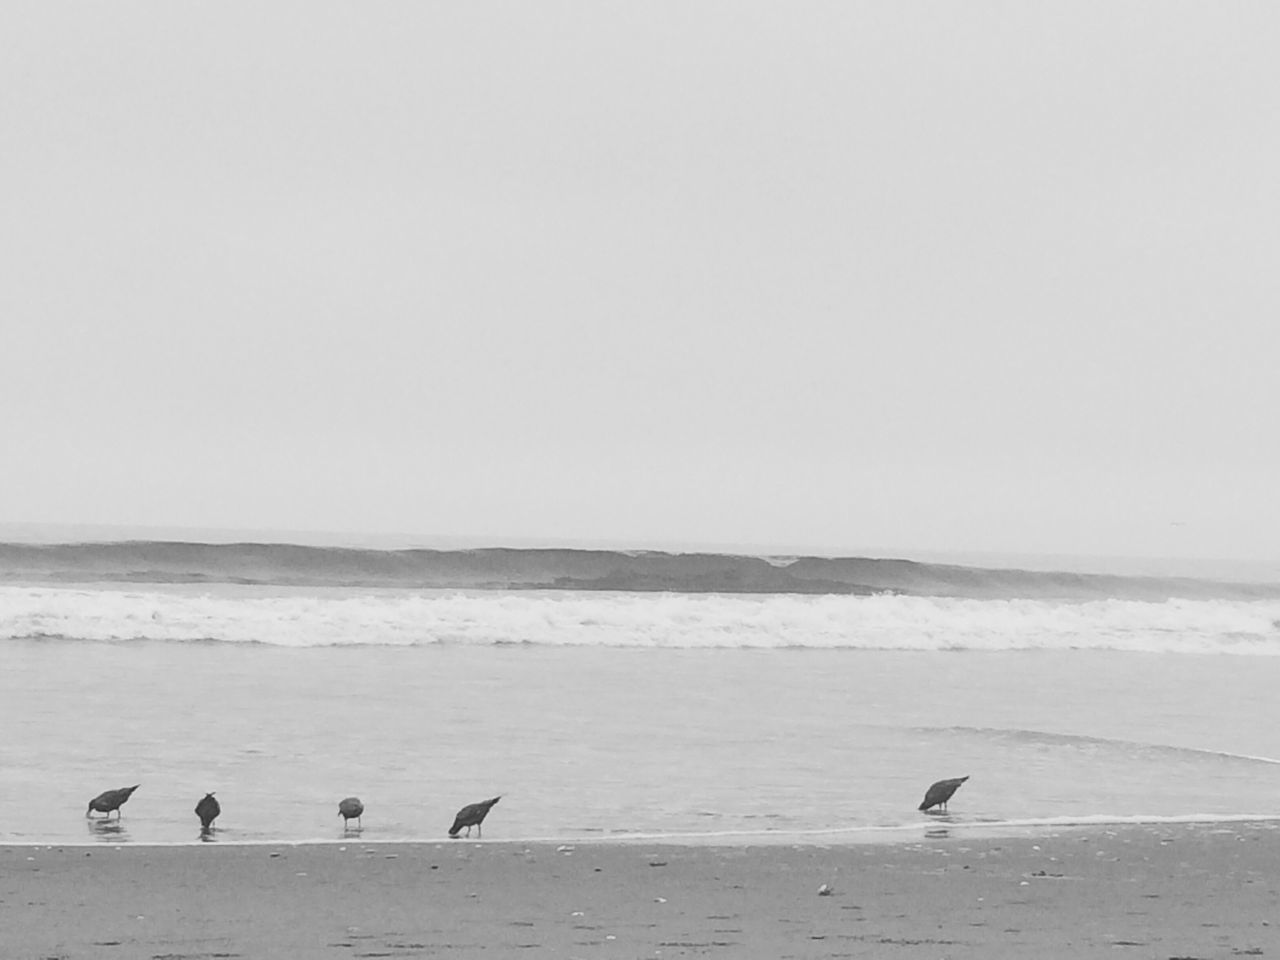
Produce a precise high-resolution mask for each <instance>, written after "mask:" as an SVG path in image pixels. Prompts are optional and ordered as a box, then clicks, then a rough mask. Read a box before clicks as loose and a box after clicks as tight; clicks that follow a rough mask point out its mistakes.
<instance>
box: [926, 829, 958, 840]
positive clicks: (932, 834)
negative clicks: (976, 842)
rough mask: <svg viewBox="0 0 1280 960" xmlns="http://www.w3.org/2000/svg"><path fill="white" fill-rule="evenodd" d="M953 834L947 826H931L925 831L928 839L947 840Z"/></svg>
mask: <svg viewBox="0 0 1280 960" xmlns="http://www.w3.org/2000/svg"><path fill="white" fill-rule="evenodd" d="M950 836H951V831H950V830H948V829H947V828H946V827H930V828H929V829H928V830H926V831H925V832H924V838H925V839H926V840H946V839H947V838H948V837H950Z"/></svg>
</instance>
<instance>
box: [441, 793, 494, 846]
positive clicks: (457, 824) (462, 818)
mask: <svg viewBox="0 0 1280 960" xmlns="http://www.w3.org/2000/svg"><path fill="white" fill-rule="evenodd" d="M501 799H502V797H501V796H497V797H494V798H493V799H492V800H483V801H481V802H480V803H469V804H467V805H466V806H465V807H463V808H462V809H461V810H459V811H458V815H457V816H456V817H454V818H453V826H452V827H450V828H449V836H451V837H453V839H455V840H456V839H458V831H460V830H461V829H462V828H463V827H466V828H467V836H468V837H469V836H471V828H472V827H475V828H476V836H481V833H480V824H482V823H484V818H485V817H487V816H488V815H489V811H490V810H491V809H493V805H494V804H495V803H497V802H498V801H499V800H501Z"/></svg>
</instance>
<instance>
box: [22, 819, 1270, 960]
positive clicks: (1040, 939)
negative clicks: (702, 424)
mask: <svg viewBox="0 0 1280 960" xmlns="http://www.w3.org/2000/svg"><path fill="white" fill-rule="evenodd" d="M188 847H195V849H188ZM264 847H266V848H267V849H264ZM272 847H275V848H278V849H272ZM1277 862H1280V824H1277V823H1275V822H1261V823H1259V822H1232V823H1229V824H1228V823H1220V822H1215V823H1200V824H1189V823H1180V824H1170V823H1164V824H1144V825H1125V826H1116V827H1115V828H1114V829H1109V828H1106V827H1103V826H1100V825H1099V826H1091V827H1074V828H1070V829H1064V830H1061V831H1056V832H1046V833H1039V834H1036V835H1034V836H1019V837H1001V838H979V837H973V836H966V835H962V834H961V835H957V834H951V835H949V836H947V837H926V838H921V839H919V840H917V841H915V842H905V843H888V844H884V843H881V844H837V845H816V844H806V845H790V846H789V845H781V844H771V845H763V846H760V845H758V846H711V845H687V844H669V843H661V842H645V841H637V842H625V843H617V842H602V841H588V842H575V843H570V844H561V845H559V846H552V845H551V844H533V843H523V842H516V841H507V840H488V841H476V840H455V841H449V840H441V841H435V842H432V841H427V842H413V843H397V842H364V841H362V840H361V839H360V838H359V837H358V836H357V837H353V838H351V839H350V840H349V841H348V842H345V843H322V844H296V845H294V844H283V843H281V844H252V845H241V844H236V845H220V844H217V843H212V844H198V845H197V844H191V845H186V844H184V845H176V846H138V845H133V844H120V845H115V846H113V845H107V844H100V845H95V846H92V847H87V848H86V847H84V846H76V847H71V846H65V845H64V846H61V847H59V846H57V845H50V846H47V847H46V846H40V847H34V846H15V845H11V844H3V845H0V905H3V906H4V907H5V908H7V909H5V914H6V923H5V933H4V938H3V939H4V943H5V946H6V950H5V953H6V955H12V956H40V957H49V956H58V957H61V958H65V960H78V958H90V957H93V958H96V957H103V956H118V957H135V956H136V957H173V958H177V957H186V958H202V960H203V958H211V957H271V958H295V957H296V958H303V957H308V958H310V957H335V958H338V957H342V958H345V957H356V956H395V957H415V956H447V957H479V956H488V957H492V956H495V955H498V956H506V955H509V954H518V953H520V952H521V951H523V950H530V951H532V952H531V953H530V954H528V955H529V956H567V957H573V956H581V957H586V956H608V957H614V956H617V957H636V956H642V955H643V956H652V957H658V956H661V957H671V956H694V955H697V956H707V955H719V956H733V957H751V958H755V957H759V958H762V960H763V958H766V957H767V958H777V957H783V956H803V957H848V956H893V957H903V958H916V957H920V958H924V957H931V958H937V957H939V956H945V957H953V958H961V957H973V958H977V957H992V956H1009V957H1015V956H1031V955H1036V956H1041V957H1043V956H1050V957H1068V956H1073V957H1074V956H1082V955H1086V956H1088V955H1095V956H1108V957H1115V956H1117V955H1120V956H1133V957H1159V958H1169V957H1196V958H1211V957H1234V956H1242V955H1260V954H1263V953H1266V954H1270V953H1274V952H1275V951H1277V950H1280V920H1276V921H1275V924H1274V925H1273V917H1274V916H1275V913H1276V905H1277V898H1278V896H1280V895H1278V894H1277V887H1280V877H1278V875H1277V871H1276V869H1275V864H1276V863H1277Z"/></svg>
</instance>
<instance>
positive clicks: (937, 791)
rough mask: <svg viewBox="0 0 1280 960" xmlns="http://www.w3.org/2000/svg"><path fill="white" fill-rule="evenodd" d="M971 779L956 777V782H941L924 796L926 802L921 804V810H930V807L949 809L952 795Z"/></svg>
mask: <svg viewBox="0 0 1280 960" xmlns="http://www.w3.org/2000/svg"><path fill="white" fill-rule="evenodd" d="M968 779H969V778H968V777H967V776H965V777H956V778H955V779H954V780H939V781H938V782H937V783H935V784H934V785H933V786H931V787H930V788H929V789H928V790H926V791H925V794H924V802H923V803H921V804H920V809H921V810H928V809H929V808H930V807H936V806H938V805H939V804H941V805H942V809H944V810H945V809H946V808H947V801H948V800H950V799H951V795H952V794H953V793H955V792H956V791H957V790H959V789H960V784H962V783H964V782H965V781H966V780H968Z"/></svg>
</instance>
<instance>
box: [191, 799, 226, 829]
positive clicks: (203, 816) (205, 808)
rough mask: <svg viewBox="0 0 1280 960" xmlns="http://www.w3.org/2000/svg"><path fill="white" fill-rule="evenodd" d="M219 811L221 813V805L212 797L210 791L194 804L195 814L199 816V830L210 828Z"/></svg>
mask: <svg viewBox="0 0 1280 960" xmlns="http://www.w3.org/2000/svg"><path fill="white" fill-rule="evenodd" d="M220 813H222V805H221V804H220V803H218V801H217V800H215V799H213V794H212V793H206V794H205V795H204V799H203V800H201V801H200V802H199V803H197V804H196V816H197V817H199V818H200V829H201V830H208V829H210V828H211V827H212V826H213V821H215V820H217V819H218V814H220Z"/></svg>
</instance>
